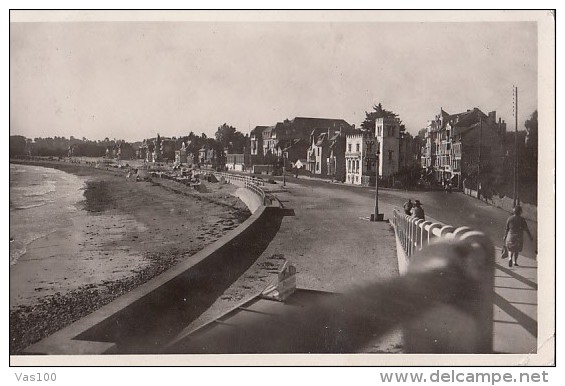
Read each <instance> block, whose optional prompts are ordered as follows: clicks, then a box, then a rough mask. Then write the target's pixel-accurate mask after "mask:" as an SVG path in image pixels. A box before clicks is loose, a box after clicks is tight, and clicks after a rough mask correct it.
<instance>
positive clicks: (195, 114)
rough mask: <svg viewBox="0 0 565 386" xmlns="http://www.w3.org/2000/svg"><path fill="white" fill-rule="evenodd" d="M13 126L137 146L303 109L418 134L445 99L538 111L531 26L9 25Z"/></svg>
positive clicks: (245, 126)
mask: <svg viewBox="0 0 565 386" xmlns="http://www.w3.org/2000/svg"><path fill="white" fill-rule="evenodd" d="M10 82H11V83H10V134H12V135H14V134H20V135H25V136H26V137H30V138H34V137H48V136H65V137H69V136H71V135H72V136H75V137H78V138H82V137H83V136H84V137H87V138H88V139H103V138H104V137H109V138H116V139H125V140H128V141H136V140H142V139H143V138H146V137H152V136H155V135H156V134H157V133H160V134H161V135H162V136H180V135H187V134H188V133H189V132H190V131H194V132H195V133H197V134H200V133H202V132H204V133H206V134H207V135H212V134H213V133H214V132H215V131H216V128H217V127H218V126H219V125H221V124H222V123H224V122H227V123H228V124H231V125H233V126H235V127H236V128H237V129H239V130H240V131H242V132H244V133H247V132H248V131H249V130H250V129H252V128H253V127H255V126H256V125H271V124H275V123H276V122H277V121H282V120H283V119H285V118H289V119H292V118H294V117H296V116H308V117H324V118H343V119H345V120H346V121H348V122H349V123H354V124H355V125H356V126H359V124H360V123H361V122H362V121H363V118H364V116H365V111H367V110H370V109H371V106H372V105H373V104H375V103H378V102H381V103H382V104H383V106H384V107H385V108H387V109H389V110H393V111H395V112H396V113H398V114H399V116H400V118H401V119H402V121H403V122H404V123H405V124H406V127H407V129H408V130H409V131H410V132H412V133H416V132H417V131H418V130H419V129H421V128H422V127H425V126H426V122H427V121H428V120H429V119H432V118H433V117H434V115H435V114H437V113H438V112H439V109H440V107H443V109H444V110H446V111H447V112H449V113H457V112H461V111H465V110H466V109H468V108H473V107H479V108H481V109H482V110H483V111H484V112H485V113H486V112H488V111H492V110H496V111H497V113H498V116H501V117H502V119H505V120H506V121H507V123H508V124H509V128H511V129H513V128H514V123H513V122H514V120H513V118H512V85H513V84H515V85H517V86H518V87H519V93H520V94H519V102H520V104H519V113H520V114H519V122H520V125H522V124H523V122H524V121H525V120H526V119H527V117H528V116H529V114H531V113H532V112H533V111H534V110H535V109H536V108H537V28H536V24H535V23H527V22H493V23H391V22H388V23H385V22H375V23H366V22H349V23H345V22H344V23H324V22H317V23H312V22H300V23H298V22H296V23H288V22H286V23H285V22H256V23H249V22H248V23H234V22H222V23H211V22H169V23H167V22H90V23H85V22H80V23H77V22H72V23H71V22H51V23H11V26H10Z"/></svg>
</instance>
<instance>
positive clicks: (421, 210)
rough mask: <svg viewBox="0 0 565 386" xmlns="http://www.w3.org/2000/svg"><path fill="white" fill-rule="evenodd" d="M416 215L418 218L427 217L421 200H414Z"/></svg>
mask: <svg viewBox="0 0 565 386" xmlns="http://www.w3.org/2000/svg"><path fill="white" fill-rule="evenodd" d="M413 216H414V217H416V218H420V219H422V220H425V219H426V216H425V215H424V208H422V203H421V202H420V200H416V201H415V202H414V214H413Z"/></svg>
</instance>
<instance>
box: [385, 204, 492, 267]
mask: <svg viewBox="0 0 565 386" xmlns="http://www.w3.org/2000/svg"><path fill="white" fill-rule="evenodd" d="M392 225H393V226H394V230H395V232H396V237H397V238H398V240H399V242H400V244H401V245H402V248H403V249H404V252H405V253H406V256H407V257H410V256H412V255H413V254H414V253H415V252H417V251H419V250H422V249H423V248H424V247H426V246H427V245H428V244H430V243H431V242H432V241H433V240H434V239H438V238H444V239H461V240H463V239H467V238H470V237H472V238H473V239H474V240H476V241H478V242H479V243H480V244H482V245H483V246H485V248H486V249H489V248H492V242H491V240H490V238H489V237H488V236H486V235H485V234H484V233H482V232H478V231H475V230H472V229H471V228H469V227H465V226H464V227H459V228H455V227H452V226H451V225H446V224H442V223H437V222H433V221H426V220H422V219H419V218H416V217H414V216H409V215H407V214H405V213H404V212H403V211H402V210H401V209H394V210H393V221H392Z"/></svg>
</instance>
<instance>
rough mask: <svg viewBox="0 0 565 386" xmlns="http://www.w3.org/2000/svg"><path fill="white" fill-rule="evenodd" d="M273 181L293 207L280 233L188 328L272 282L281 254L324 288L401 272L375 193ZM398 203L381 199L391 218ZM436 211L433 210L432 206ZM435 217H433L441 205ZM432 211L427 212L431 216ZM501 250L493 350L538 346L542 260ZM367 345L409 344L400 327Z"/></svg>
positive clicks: (377, 348)
mask: <svg viewBox="0 0 565 386" xmlns="http://www.w3.org/2000/svg"><path fill="white" fill-rule="evenodd" d="M281 185H282V184H281V183H280V182H279V183H277V184H276V185H268V184H267V185H266V186H265V188H266V189H267V190H271V191H272V192H273V193H274V194H275V195H276V196H277V197H278V198H279V199H280V201H281V202H282V203H283V204H284V206H285V207H286V208H289V210H290V209H291V210H292V211H293V214H291V213H289V214H290V215H288V216H287V217H285V218H284V219H283V222H282V225H281V227H280V229H279V231H278V233H277V234H276V236H275V238H274V239H273V240H272V241H271V243H270V244H269V245H268V246H267V248H266V250H265V251H264V252H263V253H262V255H261V256H260V257H259V258H258V259H257V261H256V262H255V264H254V265H253V266H252V267H251V268H250V269H249V270H248V271H247V272H246V273H245V274H244V275H243V276H242V277H241V278H240V279H239V280H238V281H236V282H235V283H234V284H233V285H232V286H231V287H230V288H229V289H228V290H227V291H226V292H225V293H224V295H223V296H222V297H221V298H220V299H219V300H218V301H217V302H216V303H215V304H214V305H213V306H212V307H211V308H210V309H208V311H206V312H205V313H204V314H203V315H201V317H200V318H198V319H197V320H196V321H195V322H193V323H192V324H191V325H190V326H189V327H188V328H187V330H191V329H193V328H195V327H197V326H199V325H201V324H204V323H206V322H208V321H210V320H212V319H213V318H216V317H218V316H220V315H221V314H223V313H225V312H226V311H227V310H229V309H231V308H233V307H234V306H235V305H236V304H238V303H240V302H241V301H242V300H243V299H245V298H247V297H249V296H252V295H254V294H256V293H257V292H259V291H260V290H261V289H263V288H264V287H265V285H266V284H267V283H268V282H269V280H270V279H271V278H272V277H273V275H274V272H275V271H276V267H277V264H279V263H280V262H281V261H282V258H284V259H287V260H289V261H290V262H291V263H293V264H295V265H296V267H297V270H298V275H297V286H298V287H300V288H307V289H315V290H323V291H336V292H341V291H346V290H347V289H348V288H351V287H352V286H355V285H356V284H361V283H363V282H374V281H378V280H383V279H387V278H391V277H394V276H396V275H398V261H397V254H396V242H395V236H394V231H393V229H392V227H391V226H390V225H389V224H388V222H381V223H372V222H369V221H367V220H366V219H365V218H366V217H367V216H369V214H370V211H371V209H372V208H373V206H374V199H373V198H371V197H370V196H368V195H367V194H366V193H364V192H363V190H360V189H354V188H352V189H343V188H342V187H341V188H337V187H335V186H333V184H327V186H325V184H323V185H320V184H317V185H316V186H312V185H310V184H308V183H306V184H305V183H303V182H302V181H300V180H295V179H292V180H291V181H289V182H287V185H286V187H285V188H283V187H282V186H281ZM393 207H394V206H393V205H392V204H389V203H387V202H381V203H380V210H381V212H383V213H384V214H385V219H386V218H391V214H392V209H393ZM428 213H429V212H428ZM429 215H432V217H431V218H429V219H430V220H432V221H433V220H434V218H433V215H434V213H429ZM429 215H428V217H430V216H429ZM499 256H500V251H499V250H497V261H496V272H495V292H496V295H495V305H494V320H495V325H494V351H495V352H500V353H516V354H518V353H521V354H525V353H535V352H536V347H537V311H538V307H537V276H538V275H537V262H536V261H535V260H533V259H530V258H527V257H523V256H522V257H520V259H519V263H520V266H519V267H514V268H509V267H508V265H507V263H508V260H501V259H500V258H499ZM363 351H364V352H390V353H394V352H402V339H401V334H400V332H399V331H395V332H392V333H391V334H390V335H389V336H387V337H384V338H382V339H380V340H379V341H375V342H371V343H370V344H368V345H367V347H366V348H365V349H364V350H363Z"/></svg>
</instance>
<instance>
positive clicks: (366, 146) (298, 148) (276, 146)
mask: <svg viewBox="0 0 565 386" xmlns="http://www.w3.org/2000/svg"><path fill="white" fill-rule="evenodd" d="M250 139H251V163H252V164H255V165H257V164H262V163H268V161H269V160H270V159H272V158H273V157H275V158H278V157H282V156H283V155H284V156H285V158H286V160H285V161H286V162H287V165H290V166H291V167H293V168H296V169H305V170H307V171H308V172H310V173H311V174H313V175H318V176H322V177H331V178H333V179H335V180H338V181H343V182H346V183H350V184H355V185H371V184H374V183H375V178H376V165H377V154H379V155H380V159H381V160H380V162H379V176H380V177H388V176H391V175H393V174H395V173H397V172H398V171H399V170H401V169H402V168H403V167H407V166H410V165H414V164H419V152H420V150H419V146H415V144H417V140H415V139H414V138H413V137H412V136H411V135H410V134H409V133H406V132H405V131H404V130H403V127H402V126H401V124H400V120H399V119H398V118H380V119H377V120H376V122H375V129H374V130H370V131H368V130H359V129H356V128H355V125H351V124H349V123H347V122H346V121H345V120H343V119H325V118H304V117H297V118H294V119H293V120H285V121H284V122H279V123H277V124H276V125H274V126H257V127H255V128H254V129H253V130H252V131H251V135H250Z"/></svg>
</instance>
